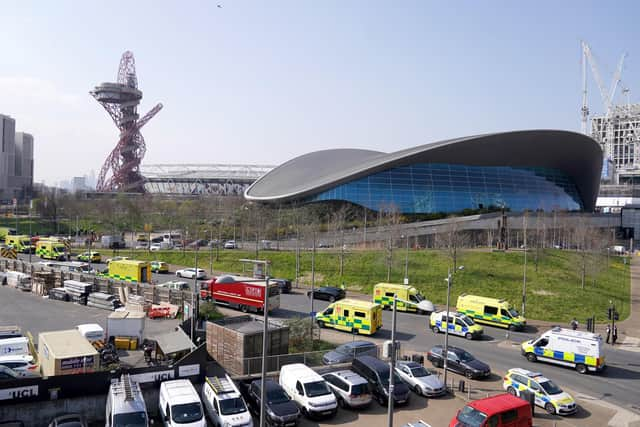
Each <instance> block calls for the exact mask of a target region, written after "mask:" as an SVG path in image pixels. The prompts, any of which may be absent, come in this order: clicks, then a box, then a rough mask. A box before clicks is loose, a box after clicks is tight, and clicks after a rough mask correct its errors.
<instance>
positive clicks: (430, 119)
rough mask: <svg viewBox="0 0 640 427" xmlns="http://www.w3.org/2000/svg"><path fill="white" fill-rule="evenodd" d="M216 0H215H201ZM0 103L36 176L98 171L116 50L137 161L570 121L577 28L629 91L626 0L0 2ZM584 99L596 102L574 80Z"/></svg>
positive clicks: (284, 152)
mask: <svg viewBox="0 0 640 427" xmlns="http://www.w3.org/2000/svg"><path fill="white" fill-rule="evenodd" d="M217 4H220V5H221V6H222V7H221V8H219V7H217ZM1 14H2V15H0V40H2V42H1V43H0V113H4V114H9V115H11V116H13V117H14V118H15V119H16V121H17V128H18V129H19V130H24V131H28V132H31V133H33V134H34V136H35V138H36V148H35V152H36V180H37V181H41V180H45V181H46V182H48V183H53V182H55V181H57V180H60V179H68V178H70V177H71V176H74V175H81V174H84V173H88V172H89V170H91V169H94V170H96V171H98V170H99V168H100V166H101V165H102V162H103V160H104V158H105V157H106V156H107V154H108V153H109V152H110V150H111V149H112V148H113V146H114V145H115V143H116V141H117V131H116V128H115V126H114V125H113V124H112V123H111V121H110V119H109V117H108V116H107V114H106V112H105V111H104V110H103V109H102V108H101V107H100V106H99V105H98V104H97V103H96V102H95V101H94V100H93V98H92V97H91V96H90V95H89V94H88V91H89V90H90V89H92V87H93V86H94V85H95V84H97V83H100V82H104V81H113V80H115V77H116V73H117V66H118V62H119V60H120V55H121V54H122V52H123V51H125V50H132V51H133V52H134V54H135V57H136V62H137V70H138V78H139V85H140V88H141V89H142V90H143V91H144V96H145V98H144V99H143V102H142V108H141V111H140V112H141V113H145V112H146V111H147V110H148V109H150V108H151V107H152V106H153V105H154V104H155V103H156V102H163V103H164V105H165V108H164V110H163V111H161V112H160V113H159V114H158V116H156V118H155V119H154V120H153V121H151V122H150V123H149V124H148V125H147V127H146V128H144V130H143V135H144V136H145V139H146V141H147V147H148V151H147V156H146V158H145V160H144V163H232V162H233V163H251V164H279V163H282V162H284V161H286V160H289V159H290V158H292V157H295V156H297V155H300V154H303V153H306V152H309V151H315V150H321V149H327V148H336V147H360V148H368V149H375V150H380V151H385V152H390V151H395V150H398V149H402V148H406V147H410V146H414V145H418V144H423V143H428V142H432V141H437V140H441V139H444V138H449V137H456V136H463V135H471V134H479V133H485V132H492V131H502V130H510V129H529V128H558V129H570V130H579V126H580V117H579V109H580V104H581V68H580V57H581V51H580V40H581V39H584V40H586V41H588V42H589V43H590V44H591V46H592V49H593V51H594V53H595V54H596V58H597V60H598V61H599V65H600V69H601V73H602V75H603V78H604V80H605V81H606V84H607V85H608V84H609V82H610V80H611V75H612V74H613V70H614V69H615V66H616V64H617V61H618V59H619V57H620V55H621V54H622V52H624V51H626V52H628V53H629V57H628V58H627V62H626V66H625V69H624V72H623V82H624V84H625V85H626V86H628V87H629V88H630V89H631V97H632V101H635V102H638V101H639V100H640V78H639V75H640V44H639V43H638V41H639V40H640V25H638V17H639V16H640V3H639V2H635V1H627V2H616V3H615V5H609V4H608V3H607V2H585V1H567V2H558V1H539V2H526V3H525V2H522V3H516V2H507V1H505V2H497V1H496V2H493V1H486V2H477V1H459V2H435V1H434V2H430V1H402V2H393V1H345V0H331V1H225V0H218V2H217V3H216V2H214V1H202V2H192V1H184V2H175V1H122V2H121V1H115V0H112V1H109V2H94V1H86V2H83V1H56V2H51V1H42V2H29V1H24V2H6V3H3V4H2V12H1ZM589 85H590V99H591V102H590V104H591V110H592V112H601V111H602V104H601V102H600V98H599V95H598V92H597V89H596V87H595V84H594V83H593V79H591V78H590V81H589Z"/></svg>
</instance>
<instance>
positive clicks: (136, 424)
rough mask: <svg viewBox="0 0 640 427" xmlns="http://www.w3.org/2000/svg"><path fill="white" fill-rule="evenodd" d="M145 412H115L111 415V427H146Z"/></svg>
mask: <svg viewBox="0 0 640 427" xmlns="http://www.w3.org/2000/svg"><path fill="white" fill-rule="evenodd" d="M146 426H147V414H145V413H144V412H130V413H128V414H116V415H114V417H113V427H146Z"/></svg>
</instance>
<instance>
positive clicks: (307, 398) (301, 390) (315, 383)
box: [278, 363, 338, 418]
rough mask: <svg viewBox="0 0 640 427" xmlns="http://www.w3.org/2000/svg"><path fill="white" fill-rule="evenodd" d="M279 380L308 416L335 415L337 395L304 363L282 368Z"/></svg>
mask: <svg viewBox="0 0 640 427" xmlns="http://www.w3.org/2000/svg"><path fill="white" fill-rule="evenodd" d="M278 382H279V383H280V385H281V386H282V388H283V389H284V391H285V392H286V393H287V394H288V395H289V397H291V399H292V400H293V401H295V402H296V403H297V404H298V406H299V407H300V409H301V411H302V413H303V414H305V415H306V416H308V417H310V418H311V417H333V416H334V415H335V414H336V412H337V410H338V402H337V400H336V397H335V395H334V394H333V392H332V391H331V390H330V389H329V386H328V385H327V382H326V381H325V380H324V378H322V377H321V376H320V374H318V373H317V372H316V371H314V370H313V369H311V368H309V367H308V366H307V365H304V364H302V363H292V364H289V365H284V366H282V367H281V368H280V376H279V378H278Z"/></svg>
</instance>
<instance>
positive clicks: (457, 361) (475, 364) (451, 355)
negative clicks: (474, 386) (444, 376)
mask: <svg viewBox="0 0 640 427" xmlns="http://www.w3.org/2000/svg"><path fill="white" fill-rule="evenodd" d="M443 353H444V349H443V347H442V346H441V345H437V346H435V347H433V348H432V349H431V350H429V352H428V353H427V359H429V361H430V362H431V363H432V364H433V366H435V367H437V368H442V367H444V357H443ZM447 369H448V370H450V371H453V372H457V373H459V374H461V375H464V376H465V377H467V378H472V379H478V378H486V377H489V375H491V368H490V367H489V365H487V364H486V363H484V362H482V361H480V360H478V359H476V358H475V357H473V355H472V354H471V353H469V352H468V351H466V350H463V349H461V348H459V347H453V346H449V348H448V357H447Z"/></svg>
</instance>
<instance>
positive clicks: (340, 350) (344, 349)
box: [322, 341, 378, 365]
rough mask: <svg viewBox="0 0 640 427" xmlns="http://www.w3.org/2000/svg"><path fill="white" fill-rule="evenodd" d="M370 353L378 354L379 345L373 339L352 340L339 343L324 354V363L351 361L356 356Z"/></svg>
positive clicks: (375, 355) (332, 363)
mask: <svg viewBox="0 0 640 427" xmlns="http://www.w3.org/2000/svg"><path fill="white" fill-rule="evenodd" d="M364 355H369V356H373V357H377V356H378V346H377V345H376V344H375V343H373V342H371V341H352V342H347V343H344V344H341V345H339V346H338V347H336V348H335V350H331V351H329V352H327V353H325V354H324V355H323V356H322V363H324V364H325V365H335V364H337V363H350V362H351V361H352V360H353V359H354V357H357V356H364Z"/></svg>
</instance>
